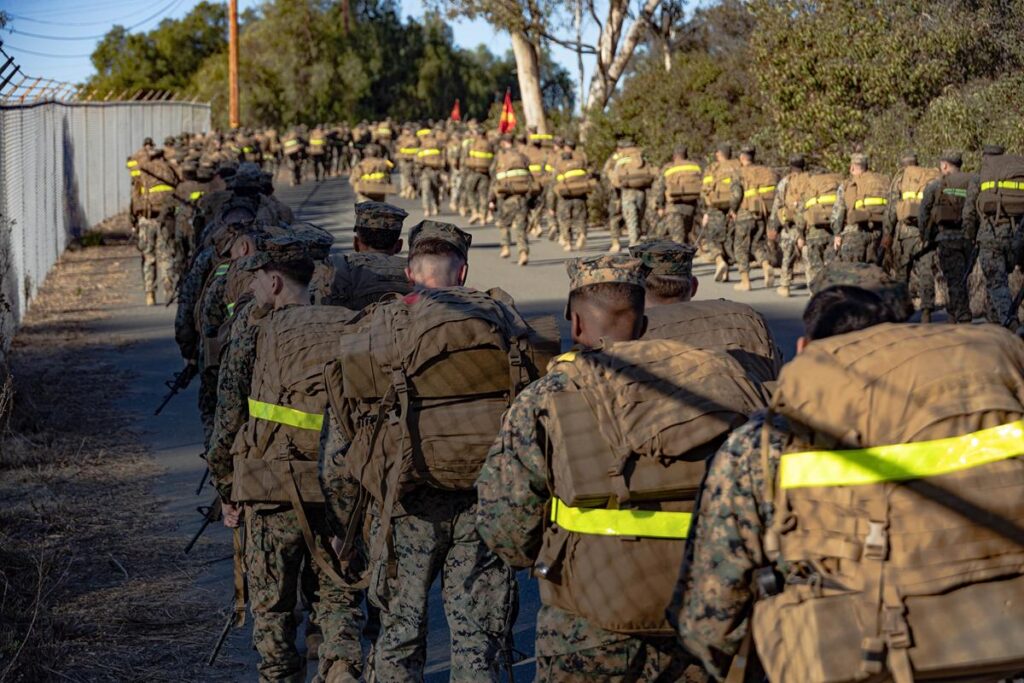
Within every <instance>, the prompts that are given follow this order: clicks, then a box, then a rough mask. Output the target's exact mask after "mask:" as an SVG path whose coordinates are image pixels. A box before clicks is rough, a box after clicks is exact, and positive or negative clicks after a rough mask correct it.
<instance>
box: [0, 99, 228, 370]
mask: <svg viewBox="0 0 1024 683" xmlns="http://www.w3.org/2000/svg"><path fill="white" fill-rule="evenodd" d="M209 128H210V106H209V105H208V104H195V103H187V102H77V103H72V102H54V101H49V102H41V103H38V104H29V105H14V106H11V105H0V363H2V362H3V356H4V354H5V353H6V351H7V350H8V345H9V344H10V340H11V337H12V336H13V333H14V329H15V327H16V326H17V324H18V322H19V321H20V320H21V318H22V316H23V315H24V313H25V309H26V307H27V305H28V302H29V301H30V300H31V299H32V297H33V296H34V294H35V292H36V290H37V289H38V288H39V286H40V285H41V284H42V282H43V279H44V278H45V277H46V274H47V273H48V272H49V270H50V268H51V267H52V266H53V264H54V263H56V261H57V258H58V257H59V256H60V255H61V253H62V252H63V251H64V249H65V247H66V246H67V244H68V242H69V240H71V239H73V238H75V237H78V236H80V235H81V234H82V233H83V232H85V231H86V230H88V229H89V228H90V227H92V226H94V225H96V224H98V223H99V222H101V221H102V220H104V219H106V218H109V217H111V216H113V215H115V214H117V213H119V212H121V211H124V210H127V209H128V206H129V202H130V199H131V188H130V185H129V177H128V171H127V169H126V168H125V161H126V160H127V157H128V156H129V155H131V154H132V152H134V151H135V150H136V149H138V148H139V147H140V146H142V141H143V139H145V138H146V137H152V138H153V139H154V140H155V141H156V142H157V144H160V142H161V141H162V140H163V138H164V137H165V136H168V135H177V134H178V133H181V132H183V131H188V132H197V131H206V130H208V129H209Z"/></svg>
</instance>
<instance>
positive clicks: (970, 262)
mask: <svg viewBox="0 0 1024 683" xmlns="http://www.w3.org/2000/svg"><path fill="white" fill-rule="evenodd" d="M977 260H978V243H977V242H975V243H974V248H973V249H971V255H970V256H968V257H967V268H966V269H965V270H964V279H963V282H961V283H960V284H961V286H962V287H963V288H964V289H967V286H968V283H969V281H970V279H971V273H972V272H973V271H974V264H975V263H976V262H977ZM1017 306H1018V307H1019V306H1020V302H1019V301H1018V302H1017ZM1013 310H1015V311H1016V310H1017V309H1016V308H1015V309H1013Z"/></svg>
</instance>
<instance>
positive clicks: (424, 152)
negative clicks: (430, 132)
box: [417, 147, 441, 157]
mask: <svg viewBox="0 0 1024 683" xmlns="http://www.w3.org/2000/svg"><path fill="white" fill-rule="evenodd" d="M440 153H441V150H439V149H435V148H433V147H432V148H430V149H421V150H420V151H419V154H417V156H421V157H435V156H437V155H438V154H440Z"/></svg>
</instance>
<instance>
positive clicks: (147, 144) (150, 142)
mask: <svg viewBox="0 0 1024 683" xmlns="http://www.w3.org/2000/svg"><path fill="white" fill-rule="evenodd" d="M142 146H143V147H152V146H153V138H146V139H145V140H143V141H142Z"/></svg>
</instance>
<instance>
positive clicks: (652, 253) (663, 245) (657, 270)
mask: <svg viewBox="0 0 1024 683" xmlns="http://www.w3.org/2000/svg"><path fill="white" fill-rule="evenodd" d="M629 253H630V255H631V256H635V257H636V258H638V259H640V260H641V261H643V263H644V265H645V266H647V268H648V269H650V273H649V274H650V275H665V276H668V277H678V278H690V277H692V276H693V255H694V254H696V253H697V250H696V249H695V248H693V247H691V246H690V245H689V244H680V243H679V242H673V241H671V240H654V241H651V242H642V243H640V244H638V245H636V246H634V247H630V248H629Z"/></svg>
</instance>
